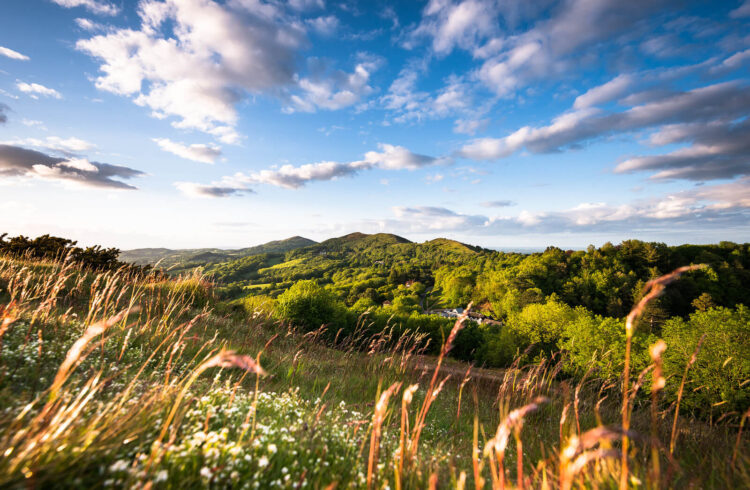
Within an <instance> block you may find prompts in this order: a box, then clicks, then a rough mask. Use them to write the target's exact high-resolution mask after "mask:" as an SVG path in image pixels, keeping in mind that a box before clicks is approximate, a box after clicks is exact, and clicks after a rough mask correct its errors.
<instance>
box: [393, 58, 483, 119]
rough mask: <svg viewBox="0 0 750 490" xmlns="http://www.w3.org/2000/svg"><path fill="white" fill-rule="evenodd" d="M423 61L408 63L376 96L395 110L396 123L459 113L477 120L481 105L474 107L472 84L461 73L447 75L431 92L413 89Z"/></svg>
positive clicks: (479, 115)
mask: <svg viewBox="0 0 750 490" xmlns="http://www.w3.org/2000/svg"><path fill="white" fill-rule="evenodd" d="M426 69H427V67H426V66H425V65H424V64H416V65H415V64H413V63H412V64H409V65H408V66H407V67H406V68H404V69H403V70H401V72H400V73H399V75H398V77H397V78H396V79H395V80H394V81H393V83H391V86H390V87H389V89H388V93H386V94H385V95H383V96H382V97H381V98H380V102H381V104H383V106H384V107H385V108H386V109H388V110H389V111H392V112H394V113H395V114H396V117H395V118H394V119H393V120H394V121H395V122H397V123H406V122H410V121H423V120H426V119H434V118H444V117H449V116H454V115H460V116H462V117H464V118H466V119H471V120H478V119H480V118H481V116H482V115H483V114H484V111H485V110H486V109H485V108H479V109H477V108H475V107H474V99H475V97H474V86H473V85H472V84H470V83H468V82H466V81H465V80H464V79H463V78H461V77H456V76H450V77H448V78H447V80H445V84H444V85H443V86H442V87H441V88H440V89H438V90H437V91H435V93H434V94H431V93H428V92H425V91H420V90H418V89H417V81H418V79H419V76H420V73H422V72H424V71H426Z"/></svg>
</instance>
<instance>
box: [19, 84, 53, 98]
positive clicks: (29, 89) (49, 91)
mask: <svg viewBox="0 0 750 490" xmlns="http://www.w3.org/2000/svg"><path fill="white" fill-rule="evenodd" d="M16 87H17V88H18V90H20V91H21V92H23V93H25V94H28V95H29V96H30V97H33V98H37V96H38V95H42V96H44V97H54V98H55V99H62V95H60V92H58V91H57V90H55V89H53V88H49V87H45V86H44V85H41V84H38V83H26V82H18V83H16Z"/></svg>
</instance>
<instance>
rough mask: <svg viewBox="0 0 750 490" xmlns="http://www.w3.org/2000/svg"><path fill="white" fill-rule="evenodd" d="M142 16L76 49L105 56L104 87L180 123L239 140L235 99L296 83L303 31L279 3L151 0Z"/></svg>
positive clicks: (141, 8)
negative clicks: (136, 24) (136, 25)
mask: <svg viewBox="0 0 750 490" xmlns="http://www.w3.org/2000/svg"><path fill="white" fill-rule="evenodd" d="M138 14H139V16H140V21H141V25H140V29H138V30H134V29H113V30H112V31H110V32H108V33H106V34H102V35H98V36H94V37H92V38H90V39H85V40H80V41H78V43H77V47H78V49H79V50H81V51H83V52H85V53H88V54H89V55H91V56H93V57H95V58H97V59H99V60H101V62H102V64H101V66H100V70H101V72H102V74H101V75H100V76H99V77H97V79H96V86H97V87H98V88H99V89H101V90H105V91H109V92H112V93H115V94H119V95H125V96H129V97H132V99H133V100H134V102H135V103H136V104H138V105H141V106H144V107H148V108H150V109H151V110H152V113H153V115H154V116H156V117H160V118H165V117H170V116H174V117H176V118H177V121H175V122H174V123H173V124H174V126H176V127H179V128H189V129H196V130H199V131H204V132H206V133H209V134H212V135H214V136H216V137H217V138H219V139H220V140H222V141H224V142H227V143H234V142H237V141H238V139H239V135H238V134H237V133H236V131H235V129H234V126H235V124H236V122H237V113H236V110H235V104H236V103H237V102H238V101H239V100H241V99H242V98H243V96H244V95H245V94H247V93H251V94H257V93H266V92H272V93H273V92H278V91H279V90H280V89H281V88H283V87H285V86H288V85H291V84H293V83H294V74H295V51H296V50H297V49H298V48H300V47H301V46H302V45H304V43H305V42H306V41H305V36H304V29H303V27H302V26H301V25H300V23H299V22H297V21H294V20H293V19H289V18H287V16H286V15H285V14H284V12H283V11H282V10H281V9H280V7H278V6H276V5H275V4H265V3H259V2H239V1H237V2H228V3H227V4H219V3H216V2H213V1H199V0H189V1H177V0H166V1H163V2H162V1H157V0H146V1H143V2H141V3H140V4H139V8H138Z"/></svg>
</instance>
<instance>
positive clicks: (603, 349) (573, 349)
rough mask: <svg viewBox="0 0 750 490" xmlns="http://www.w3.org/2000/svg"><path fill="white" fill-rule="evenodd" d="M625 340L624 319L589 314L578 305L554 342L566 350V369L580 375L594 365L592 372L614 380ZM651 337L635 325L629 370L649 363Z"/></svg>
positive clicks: (618, 373) (619, 371)
mask: <svg viewBox="0 0 750 490" xmlns="http://www.w3.org/2000/svg"><path fill="white" fill-rule="evenodd" d="M625 340H626V339H625V321H624V320H622V319H618V318H611V317H602V316H600V315H592V314H591V313H590V312H588V311H586V310H585V309H584V308H581V307H579V308H576V311H575V316H574V319H573V321H571V322H570V323H568V324H567V325H566V326H565V328H564V329H563V332H562V334H561V336H560V340H559V341H558V345H559V346H560V348H561V349H563V350H564V351H565V352H566V361H565V369H566V371H567V372H568V373H571V374H577V375H579V376H580V375H583V373H585V372H586V371H588V370H589V368H594V369H595V375H596V376H598V377H601V378H604V379H609V380H615V379H617V378H618V377H621V376H622V370H623V365H624V362H625ZM655 341H656V337H655V336H654V335H653V334H650V333H648V332H646V331H644V330H638V329H636V331H635V333H634V334H633V344H632V350H631V366H632V370H631V372H633V373H635V374H636V375H637V373H640V372H641V371H642V370H643V369H645V368H646V367H647V366H648V365H649V363H650V362H651V361H650V358H649V354H648V347H649V346H650V345H651V344H653V343H654V342H655Z"/></svg>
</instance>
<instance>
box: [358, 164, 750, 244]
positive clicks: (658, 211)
mask: <svg viewBox="0 0 750 490" xmlns="http://www.w3.org/2000/svg"><path fill="white" fill-rule="evenodd" d="M488 204H493V203H488ZM503 204H504V203H503ZM490 207H493V206H490ZM393 213H394V216H395V218H392V219H391V218H386V219H381V220H377V222H376V223H369V224H370V225H372V224H376V225H377V226H379V227H380V228H381V229H385V230H389V231H390V232H401V233H409V232H410V233H417V234H421V233H435V232H436V231H440V232H447V231H453V232H462V233H464V234H470V235H499V234H507V233H513V234H516V235H520V234H549V233H583V232H592V231H594V232H599V233H606V232H620V233H632V231H633V230H634V229H635V230H639V231H640V232H644V231H646V230H659V231H661V232H662V233H663V230H664V229H670V228H671V229H686V228H688V227H697V228H700V229H713V230H724V229H725V228H726V227H728V226H734V227H737V226H744V227H747V223H748V222H749V221H748V219H749V218H750V177H745V178H742V179H739V180H737V181H734V182H730V183H728V184H720V185H713V186H701V187H697V188H694V189H691V190H687V191H681V192H675V193H670V194H666V195H664V196H660V197H656V198H653V199H648V200H640V201H634V202H631V203H627V204H618V205H612V204H607V203H603V202H593V203H592V202H584V203H581V204H579V205H577V206H574V207H573V208H570V209H566V210H562V211H534V212H531V211H528V210H522V211H520V212H519V213H518V214H515V215H497V216H484V215H472V214H464V213H460V212H456V211H453V210H450V209H447V208H442V207H432V206H411V207H407V206H398V207H395V208H393Z"/></svg>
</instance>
